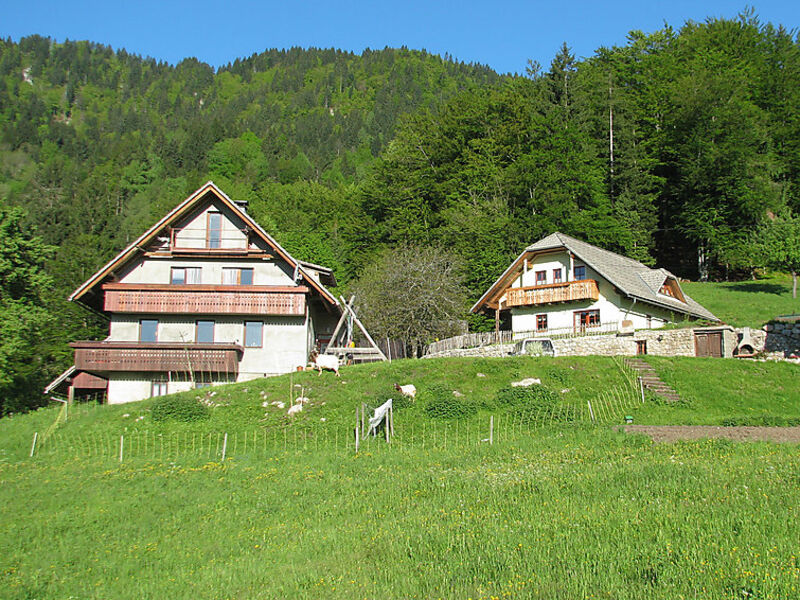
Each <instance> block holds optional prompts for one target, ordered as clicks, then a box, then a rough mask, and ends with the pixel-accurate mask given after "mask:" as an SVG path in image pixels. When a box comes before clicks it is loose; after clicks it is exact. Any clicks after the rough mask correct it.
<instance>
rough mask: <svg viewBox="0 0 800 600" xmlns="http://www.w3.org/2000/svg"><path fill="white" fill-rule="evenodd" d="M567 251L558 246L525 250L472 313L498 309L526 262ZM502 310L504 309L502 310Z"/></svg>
mask: <svg viewBox="0 0 800 600" xmlns="http://www.w3.org/2000/svg"><path fill="white" fill-rule="evenodd" d="M563 251H567V252H569V250H567V248H566V247H564V246H557V247H555V248H545V249H543V250H527V249H526V250H524V251H523V252H522V254H520V255H519V256H518V257H517V258H516V260H515V261H514V262H513V263H511V266H509V267H508V268H507V269H506V270H505V271H503V274H502V275H500V277H498V278H497V281H495V282H494V283H493V284H492V286H491V287H490V288H489V289H488V290H487V291H486V293H484V294H483V296H481V298H480V299H479V300H478V301H477V302H476V303H475V304H474V305H473V306H472V308H471V309H470V312H478V311H479V310H482V309H483V308H491V309H492V310H497V309H498V302H499V299H500V297H501V296H502V295H503V294H504V293H505V291H506V290H507V289H508V286H510V285H511V283H512V282H513V281H514V280H515V279H516V278H517V277H519V276H520V274H521V273H522V268H523V266H524V265H525V261H526V260H529V259H531V258H533V257H535V256H539V255H542V254H550V253H553V252H563ZM501 310H502V309H501Z"/></svg>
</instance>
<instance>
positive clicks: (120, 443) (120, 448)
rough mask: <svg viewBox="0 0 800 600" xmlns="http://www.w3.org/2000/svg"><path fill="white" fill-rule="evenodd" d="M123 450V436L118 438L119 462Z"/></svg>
mask: <svg viewBox="0 0 800 600" xmlns="http://www.w3.org/2000/svg"><path fill="white" fill-rule="evenodd" d="M124 448H125V436H124V435H121V436H119V462H122V452H123V449H124Z"/></svg>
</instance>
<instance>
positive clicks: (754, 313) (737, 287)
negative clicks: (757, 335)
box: [681, 274, 800, 327]
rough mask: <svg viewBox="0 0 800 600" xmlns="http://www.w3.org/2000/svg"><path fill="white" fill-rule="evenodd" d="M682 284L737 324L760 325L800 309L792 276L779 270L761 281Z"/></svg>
mask: <svg viewBox="0 0 800 600" xmlns="http://www.w3.org/2000/svg"><path fill="white" fill-rule="evenodd" d="M681 287H682V288H683V289H684V290H685V291H686V293H687V294H689V295H690V296H691V297H692V298H694V299H695V300H697V301H698V302H699V303H700V304H702V305H703V306H705V307H706V308H707V309H708V310H710V311H711V312H712V313H714V314H715V315H716V316H717V317H719V318H720V319H722V320H723V321H724V322H726V323H728V324H730V325H733V326H735V327H760V326H761V325H763V324H764V323H766V322H767V321H770V320H771V319H774V318H775V317H777V316H778V315H787V314H795V313H800V300H795V299H793V298H792V279H791V277H790V276H789V275H780V274H776V275H773V276H771V277H768V278H764V279H759V280H757V281H736V282H730V281H724V282H718V283H703V282H691V281H687V282H683V283H681Z"/></svg>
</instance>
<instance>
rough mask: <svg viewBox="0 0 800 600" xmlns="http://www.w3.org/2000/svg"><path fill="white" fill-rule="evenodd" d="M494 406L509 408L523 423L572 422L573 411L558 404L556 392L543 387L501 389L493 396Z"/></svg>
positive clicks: (558, 399)
mask: <svg viewBox="0 0 800 600" xmlns="http://www.w3.org/2000/svg"><path fill="white" fill-rule="evenodd" d="M495 405H496V406H501V407H508V408H511V409H512V413H513V414H514V415H516V416H517V418H519V419H520V420H521V421H522V422H523V423H535V422H539V421H546V422H562V423H566V422H571V421H573V420H574V413H573V411H570V410H569V407H567V406H565V405H563V404H562V403H561V402H560V398H559V395H558V394H557V393H556V392H554V391H553V390H551V389H550V388H548V387H547V386H544V385H532V386H529V387H505V388H501V389H500V390H498V391H497V394H496V395H495Z"/></svg>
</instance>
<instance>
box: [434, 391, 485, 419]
mask: <svg viewBox="0 0 800 600" xmlns="http://www.w3.org/2000/svg"><path fill="white" fill-rule="evenodd" d="M423 396H424V398H425V400H426V405H425V412H426V413H427V414H428V416H430V417H433V418H434V419H465V418H467V417H471V416H472V415H474V414H475V413H476V412H478V407H477V406H475V404H473V403H472V402H469V401H468V400H465V399H464V398H463V397H462V398H458V397H456V396H454V395H453V391H452V390H449V389H447V387H445V386H443V385H432V386H431V387H430V388H428V389H427V390H425V392H424V393H423Z"/></svg>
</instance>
